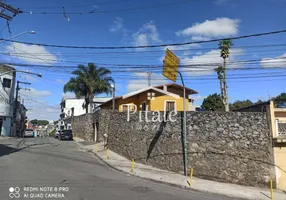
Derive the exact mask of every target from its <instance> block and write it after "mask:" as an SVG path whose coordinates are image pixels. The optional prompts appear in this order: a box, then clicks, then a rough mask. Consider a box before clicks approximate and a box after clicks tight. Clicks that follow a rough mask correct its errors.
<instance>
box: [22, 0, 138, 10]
mask: <svg viewBox="0 0 286 200" xmlns="http://www.w3.org/2000/svg"><path fill="white" fill-rule="evenodd" d="M127 1H133V0H119V1H107V2H101V3H94V4H85V5H65V6H63V7H65V8H79V7H89V6H98V5H108V4H116V3H122V2H127ZM53 8H59V9H61V7H59V6H36V7H30V8H22V9H53Z"/></svg>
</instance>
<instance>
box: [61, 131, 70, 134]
mask: <svg viewBox="0 0 286 200" xmlns="http://www.w3.org/2000/svg"><path fill="white" fill-rule="evenodd" d="M61 133H62V134H72V131H62V132H61Z"/></svg>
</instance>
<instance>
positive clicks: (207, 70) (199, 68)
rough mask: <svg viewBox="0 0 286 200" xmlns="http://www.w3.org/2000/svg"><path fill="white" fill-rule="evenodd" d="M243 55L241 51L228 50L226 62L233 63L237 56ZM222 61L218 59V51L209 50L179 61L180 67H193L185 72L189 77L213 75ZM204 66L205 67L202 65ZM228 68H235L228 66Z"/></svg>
mask: <svg viewBox="0 0 286 200" xmlns="http://www.w3.org/2000/svg"><path fill="white" fill-rule="evenodd" d="M242 53H243V50H242V49H230V58H229V59H227V62H230V61H234V60H235V59H236V57H237V56H238V55H241V54H242ZM222 62H223V59H222V58H221V57H220V50H219V49H217V50H211V51H209V52H206V53H204V54H201V55H195V56H193V57H191V58H190V57H184V58H183V59H181V64H182V65H188V64H189V65H193V66H190V68H188V69H187V71H186V72H185V73H186V74H187V75H189V76H203V75H210V74H212V73H214V69H215V68H217V67H218V66H219V65H222ZM204 64H205V65H204ZM228 67H237V66H235V65H228Z"/></svg>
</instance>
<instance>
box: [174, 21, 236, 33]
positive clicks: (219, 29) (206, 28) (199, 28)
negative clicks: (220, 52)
mask: <svg viewBox="0 0 286 200" xmlns="http://www.w3.org/2000/svg"><path fill="white" fill-rule="evenodd" d="M239 22H240V20H238V19H230V18H225V17H223V18H217V19H215V20H206V21H205V22H203V23H196V24H194V25H193V26H191V27H188V28H186V29H184V30H181V31H178V32H177V33H176V34H177V35H178V36H191V35H193V36H203V37H227V36H231V35H236V34H237V33H238V27H239Z"/></svg>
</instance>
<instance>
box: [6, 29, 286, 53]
mask: <svg viewBox="0 0 286 200" xmlns="http://www.w3.org/2000/svg"><path fill="white" fill-rule="evenodd" d="M285 32H286V29H283V30H278V31H271V32H264V33H256V34H250V35H242V36H236V37H228V38H220V39H212V40H206V41H194V42H184V43H169V44H158V45H143V46H101V47H100V46H73V45H57V44H44V43H34V42H22V41H18V40H11V39H4V38H0V40H5V41H8V42H15V43H20V44H28V45H38V46H44V47H53V48H70V49H140V48H157V47H167V46H184V45H190V44H203V43H211V42H218V41H221V40H238V39H245V38H251V37H260V36H266V35H274V34H280V33H285Z"/></svg>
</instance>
